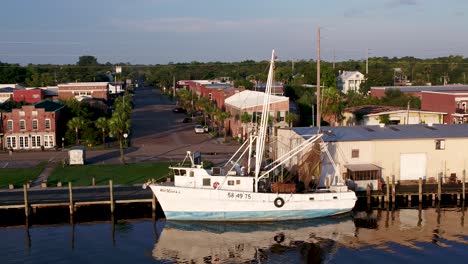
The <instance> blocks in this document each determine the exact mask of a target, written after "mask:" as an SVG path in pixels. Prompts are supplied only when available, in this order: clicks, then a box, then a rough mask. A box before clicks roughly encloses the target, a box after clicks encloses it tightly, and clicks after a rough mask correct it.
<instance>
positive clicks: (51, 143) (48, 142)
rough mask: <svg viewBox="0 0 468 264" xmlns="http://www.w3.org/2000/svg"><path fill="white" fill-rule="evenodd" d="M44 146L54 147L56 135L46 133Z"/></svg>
mask: <svg viewBox="0 0 468 264" xmlns="http://www.w3.org/2000/svg"><path fill="white" fill-rule="evenodd" d="M44 147H46V148H52V147H54V136H52V135H45V136H44Z"/></svg>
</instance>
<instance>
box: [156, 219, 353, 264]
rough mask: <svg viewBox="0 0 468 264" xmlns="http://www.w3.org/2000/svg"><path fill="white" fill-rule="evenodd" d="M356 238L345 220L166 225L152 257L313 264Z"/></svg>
mask: <svg viewBox="0 0 468 264" xmlns="http://www.w3.org/2000/svg"><path fill="white" fill-rule="evenodd" d="M354 235H355V224H354V222H353V220H352V218H351V216H349V215H345V216H340V217H334V218H321V219H311V220H307V221H285V222H257V223H219V222H164V227H163V229H162V232H161V233H160V235H159V239H158V241H157V242H156V244H155V246H154V249H153V257H154V258H156V259H158V260H176V261H177V262H189V263H192V262H194V263H218V262H235V263H237V262H247V261H265V260H268V259H269V256H270V255H276V256H275V258H278V255H288V254H295V253H299V254H300V255H301V256H300V258H303V259H304V260H306V261H307V262H313V263H315V262H316V261H318V262H321V261H323V260H326V259H327V258H328V257H330V256H331V255H333V252H334V249H335V248H336V247H337V246H338V245H339V241H343V240H344V241H347V240H349V239H350V238H352V237H354ZM345 237H349V239H346V238H345ZM311 258H312V259H311ZM285 261H286V260H285Z"/></svg>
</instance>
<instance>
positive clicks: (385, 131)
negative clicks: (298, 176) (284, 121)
mask: <svg viewBox="0 0 468 264" xmlns="http://www.w3.org/2000/svg"><path fill="white" fill-rule="evenodd" d="M321 131H322V132H323V133H324V137H323V139H324V141H325V142H326V143H327V148H328V150H329V151H330V153H331V156H332V158H333V160H334V161H335V163H336V164H337V167H338V168H339V169H340V173H341V174H342V175H344V176H345V178H347V177H348V176H349V174H350V173H354V172H358V173H362V174H367V175H371V178H375V177H378V178H380V179H381V180H384V181H385V179H386V178H387V177H390V180H392V179H393V180H395V181H401V182H404V181H416V180H418V179H419V178H422V179H424V180H426V181H428V182H432V181H434V182H435V181H437V179H438V176H439V175H442V176H443V181H444V182H448V181H459V180H461V179H462V176H463V175H464V174H465V172H466V168H467V166H468V152H467V150H468V124H459V125H442V124H434V125H392V126H383V125H381V126H352V127H322V128H321ZM315 133H317V128H316V127H299V128H292V129H280V130H278V144H277V146H278V147H277V149H278V154H279V155H281V154H282V153H285V152H286V151H287V150H288V149H289V147H294V146H295V145H297V144H298V143H299V142H301V141H303V140H305V138H308V137H309V136H310V135H312V134H315ZM296 162H297V161H296ZM287 165H289V166H292V165H293V164H287ZM331 170H332V166H331V164H330V163H326V162H325V164H322V175H327V174H330V175H333V174H332V173H331ZM375 184H376V183H375ZM373 187H374V189H377V186H373Z"/></svg>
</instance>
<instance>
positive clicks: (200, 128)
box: [195, 125, 206, 134]
mask: <svg viewBox="0 0 468 264" xmlns="http://www.w3.org/2000/svg"><path fill="white" fill-rule="evenodd" d="M205 132H206V129H205V127H203V126H201V125H196V126H195V133H197V134H201V133H205Z"/></svg>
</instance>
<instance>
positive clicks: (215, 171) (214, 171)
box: [211, 167, 221, 176]
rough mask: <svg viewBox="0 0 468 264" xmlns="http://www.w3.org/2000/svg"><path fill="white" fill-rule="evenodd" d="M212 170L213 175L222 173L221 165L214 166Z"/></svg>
mask: <svg viewBox="0 0 468 264" xmlns="http://www.w3.org/2000/svg"><path fill="white" fill-rule="evenodd" d="M211 170H212V171H213V176H219V175H221V168H220V167H213V168H212V169H211Z"/></svg>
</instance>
